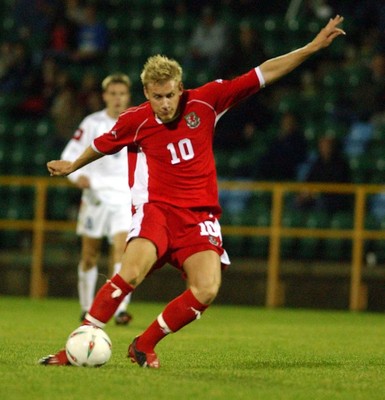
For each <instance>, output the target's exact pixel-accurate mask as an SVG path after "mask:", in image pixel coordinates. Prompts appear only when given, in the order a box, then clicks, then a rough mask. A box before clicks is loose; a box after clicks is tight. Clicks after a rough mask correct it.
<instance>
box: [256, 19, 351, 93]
mask: <svg viewBox="0 0 385 400" xmlns="http://www.w3.org/2000/svg"><path fill="white" fill-rule="evenodd" d="M343 20H344V18H343V17H341V16H340V15H337V16H336V17H334V18H331V19H330V20H329V22H328V23H327V25H326V26H325V27H324V28H323V29H321V31H320V32H319V33H318V35H317V36H316V37H315V38H314V39H313V40H312V41H311V42H310V43H309V44H307V45H306V46H304V47H301V48H300V49H297V50H294V51H292V52H290V53H287V54H284V55H283V56H279V57H276V58H272V59H270V60H267V61H265V62H264V63H263V64H261V65H260V69H261V72H262V75H263V77H264V79H265V83H266V85H268V84H270V83H272V82H274V81H276V80H277V79H279V78H281V77H282V76H285V75H286V74H288V73H289V72H291V71H292V70H293V69H295V68H297V67H298V66H299V65H300V64H302V63H303V62H304V61H305V60H307V59H308V58H309V57H310V56H311V55H312V54H314V53H316V52H317V51H319V50H321V49H323V48H325V47H328V46H329V45H330V44H331V43H332V42H333V40H334V39H335V38H336V37H337V36H340V35H345V32H344V31H343V30H342V29H341V28H338V25H339V24H341V23H342V21H343Z"/></svg>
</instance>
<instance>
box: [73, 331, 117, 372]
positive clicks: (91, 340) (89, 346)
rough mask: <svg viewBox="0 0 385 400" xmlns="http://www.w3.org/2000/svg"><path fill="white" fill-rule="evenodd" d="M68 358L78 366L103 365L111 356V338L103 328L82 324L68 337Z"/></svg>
mask: <svg viewBox="0 0 385 400" xmlns="http://www.w3.org/2000/svg"><path fill="white" fill-rule="evenodd" d="M65 348H66V353H67V357H68V360H69V361H70V363H71V364H72V365H76V366H77V367H101V366H102V365H104V364H105V363H106V362H107V361H108V360H109V359H110V357H111V349H112V344H111V339H110V338H109V337H108V335H107V333H106V332H104V330H103V329H101V328H97V327H96V326H91V325H82V326H80V327H79V328H77V329H75V330H74V331H73V332H72V333H71V334H70V335H69V336H68V339H67V343H66V347H65Z"/></svg>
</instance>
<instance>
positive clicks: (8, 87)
mask: <svg viewBox="0 0 385 400" xmlns="http://www.w3.org/2000/svg"><path fill="white" fill-rule="evenodd" d="M0 49H1V50H0V51H1V53H0V73H1V75H0V92H2V93H11V92H16V93H17V92H18V91H21V90H22V89H23V88H24V85H25V83H26V80H27V79H28V76H29V73H30V71H31V69H30V57H29V54H28V52H27V49H26V46H25V44H24V43H23V42H22V41H17V42H11V41H5V42H3V43H2V45H1V48H0Z"/></svg>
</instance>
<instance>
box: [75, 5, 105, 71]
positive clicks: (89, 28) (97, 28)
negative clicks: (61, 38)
mask: <svg viewBox="0 0 385 400" xmlns="http://www.w3.org/2000/svg"><path fill="white" fill-rule="evenodd" d="M83 12H84V19H83V20H82V21H81V23H80V25H79V28H78V32H77V39H76V49H75V51H74V52H73V54H72V56H71V60H72V61H74V62H76V63H89V62H95V61H98V60H100V58H101V57H102V56H103V55H104V52H105V51H106V50H107V47H108V31H107V27H106V25H105V24H104V22H102V21H100V20H99V19H98V17H97V8H96V6H95V5H94V4H92V3H90V4H87V5H86V6H85V7H84V9H83Z"/></svg>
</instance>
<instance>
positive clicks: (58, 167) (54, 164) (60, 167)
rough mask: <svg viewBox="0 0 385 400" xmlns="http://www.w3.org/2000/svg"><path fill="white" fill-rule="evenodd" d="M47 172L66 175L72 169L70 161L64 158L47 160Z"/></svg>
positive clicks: (54, 174) (53, 174)
mask: <svg viewBox="0 0 385 400" xmlns="http://www.w3.org/2000/svg"><path fill="white" fill-rule="evenodd" d="M47 168H48V172H49V174H50V175H51V176H67V175H69V174H70V173H71V172H73V171H72V163H71V162H70V161H65V160H53V161H49V162H47Z"/></svg>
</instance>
